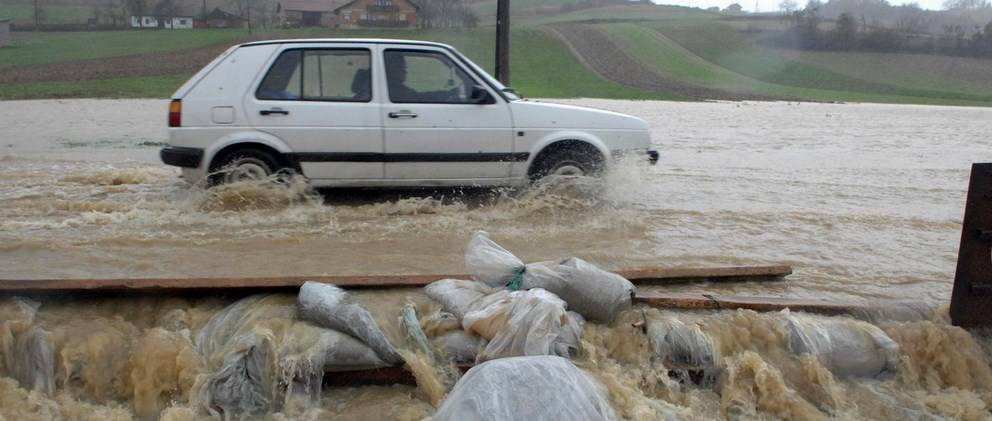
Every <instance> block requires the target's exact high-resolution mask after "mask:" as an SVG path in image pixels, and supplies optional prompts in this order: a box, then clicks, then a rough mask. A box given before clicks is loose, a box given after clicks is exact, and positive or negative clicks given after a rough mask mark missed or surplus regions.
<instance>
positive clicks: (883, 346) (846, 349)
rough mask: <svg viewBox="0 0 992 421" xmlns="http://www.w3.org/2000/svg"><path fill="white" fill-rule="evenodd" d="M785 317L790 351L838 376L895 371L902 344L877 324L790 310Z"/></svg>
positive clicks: (868, 374) (871, 374) (783, 314)
mask: <svg viewBox="0 0 992 421" xmlns="http://www.w3.org/2000/svg"><path fill="white" fill-rule="evenodd" d="M782 316H783V320H784V323H785V330H786V332H787V340H788V343H789V349H790V350H791V351H792V352H794V353H796V354H800V355H802V354H809V355H812V356H814V357H816V358H817V359H818V360H819V361H820V363H821V364H823V365H824V366H825V367H827V368H828V369H829V370H830V371H831V372H833V373H834V374H835V375H837V376H840V377H847V376H868V377H870V376H876V375H878V374H881V373H883V372H885V371H889V372H892V371H895V369H896V364H897V363H898V361H899V344H897V343H896V342H895V341H893V340H892V338H890V337H889V336H888V335H886V334H885V332H883V331H882V329H879V328H878V327H876V326H875V325H872V324H869V323H866V322H862V321H857V320H853V319H843V318H839V319H831V318H826V317H816V316H809V315H802V316H800V315H797V314H792V313H789V312H788V311H784V312H783V313H782Z"/></svg>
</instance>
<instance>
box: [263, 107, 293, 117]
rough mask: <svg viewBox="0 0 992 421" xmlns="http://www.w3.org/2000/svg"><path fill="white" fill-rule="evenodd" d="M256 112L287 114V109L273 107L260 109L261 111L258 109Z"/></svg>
mask: <svg viewBox="0 0 992 421" xmlns="http://www.w3.org/2000/svg"><path fill="white" fill-rule="evenodd" d="M258 113H259V114H261V115H272V114H282V115H289V111H287V110H284V109H282V108H273V109H271V110H262V111H259V112H258Z"/></svg>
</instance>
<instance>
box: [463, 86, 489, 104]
mask: <svg viewBox="0 0 992 421" xmlns="http://www.w3.org/2000/svg"><path fill="white" fill-rule="evenodd" d="M469 98H471V99H472V101H473V102H475V103H476V104H492V103H493V102H495V101H493V96H492V95H490V94H489V91H488V90H486V88H484V87H482V85H475V86H473V87H472V95H471V96H469Z"/></svg>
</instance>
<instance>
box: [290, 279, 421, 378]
mask: <svg viewBox="0 0 992 421" xmlns="http://www.w3.org/2000/svg"><path fill="white" fill-rule="evenodd" d="M298 301H299V303H300V315H301V316H302V317H303V319H304V320H309V321H311V322H314V323H315V324H317V325H318V326H321V327H326V328H328V329H334V330H336V331H339V332H344V333H347V334H349V335H351V336H353V337H355V338H356V339H358V340H360V341H362V342H363V343H365V344H366V345H368V346H370V347H371V348H372V349H374V350H375V352H376V354H378V355H379V358H381V359H382V360H383V361H385V362H387V363H389V364H399V363H402V362H403V357H401V356H400V354H399V352H396V348H394V347H393V345H392V344H391V343H389V339H387V338H386V335H385V334H384V333H382V329H380V328H379V325H378V324H376V322H375V320H374V319H373V318H372V314H371V313H369V311H368V310H367V309H365V307H362V306H361V305H360V304H355V303H351V302H348V293H347V292H345V291H344V290H342V289H341V288H338V287H337V286H334V285H331V284H324V283H319V282H310V281H308V282H305V283H303V286H301V287H300V293H299V298H298Z"/></svg>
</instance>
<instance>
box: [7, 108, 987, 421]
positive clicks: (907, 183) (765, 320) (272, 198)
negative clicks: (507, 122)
mask: <svg viewBox="0 0 992 421" xmlns="http://www.w3.org/2000/svg"><path fill="white" fill-rule="evenodd" d="M562 102H568V103H571V104H579V105H588V106H594V107H599V108H605V109H610V110H615V111H620V112H624V113H628V114H633V115H637V116H639V117H642V118H645V119H646V120H648V121H649V122H650V123H651V125H652V127H653V130H654V132H653V139H654V142H655V145H656V147H657V148H658V149H659V150H660V151H661V161H660V162H659V164H658V165H657V166H654V167H651V166H647V165H645V164H643V163H634V162H626V163H624V164H622V165H620V166H618V167H617V168H616V169H615V170H614V171H613V172H611V173H610V174H609V175H608V176H607V180H606V181H605V183H596V182H591V181H589V180H582V181H578V182H569V183H558V184H554V183H553V184H550V185H543V186H539V187H536V188H533V189H529V190H524V191H505V190H497V191H487V190H481V191H480V190H476V189H466V190H460V189H448V190H442V191H376V192H367V191H356V190H324V191H320V192H314V191H312V190H311V189H309V188H307V186H306V185H305V184H303V183H297V184H292V185H291V186H289V188H282V187H273V186H271V185H267V184H264V183H249V184H241V185H232V186H223V187H220V188H215V189H211V190H204V189H202V188H199V187H192V186H189V185H188V184H186V183H185V182H183V181H182V180H181V179H180V178H179V172H178V171H177V170H175V169H173V168H170V167H166V166H164V165H162V164H161V163H160V162H159V161H158V150H159V148H160V146H161V144H162V142H164V141H165V139H166V133H165V129H164V125H165V121H164V120H165V110H166V106H167V103H166V102H164V101H150V100H121V101H116V100H73V101H24V102H0V122H2V125H0V126H2V136H0V278H7V279H12V278H14V279H44V278H85V277H184V276H197V277H201V276H204V277H206V276H239V275H243V276H254V277H257V276H265V275H322V274H328V275H339V274H402V273H461V272H464V271H465V269H464V260H463V259H464V255H463V253H464V248H465V244H466V242H467V241H468V239H469V237H470V235H471V233H473V232H474V231H476V230H480V229H481V230H486V231H488V232H489V233H490V235H491V236H492V238H493V239H494V240H496V241H497V242H499V243H500V244H502V245H503V246H505V247H506V248H508V249H509V250H511V251H512V252H513V253H515V254H516V255H518V256H520V257H521V258H522V259H523V260H524V261H538V260H547V259H558V258H563V257H568V256H578V257H582V258H584V259H586V260H589V261H591V262H594V263H596V264H598V265H601V266H603V267H605V268H624V267H634V266H646V265H661V266H672V267H678V266H721V265H744V264H776V263H781V264H790V265H792V266H793V267H794V269H795V271H796V272H795V274H794V275H792V276H790V277H789V278H788V279H787V280H785V281H782V282H774V283H760V284H759V283H744V284H694V285H682V286H670V287H664V288H665V289H666V290H681V291H707V292H716V293H741V294H755V295H788V296H805V297H817V298H832V299H842V300H851V301H869V302H872V303H879V302H883V301H890V300H891V301H901V302H912V303H917V304H924V305H925V306H926V307H934V308H938V311H937V312H936V313H935V314H934V315H932V316H926V317H924V318H925V320H915V321H892V320H886V321H879V322H877V327H878V329H881V330H880V331H878V332H882V333H880V334H881V335H882V336H887V337H889V338H891V342H894V343H895V344H897V346H898V349H899V352H898V353H897V354H896V355H897V357H894V358H898V360H897V361H896V360H893V361H888V362H889V363H890V364H891V365H892V366H893V368H891V371H892V372H891V373H888V374H887V375H885V376H881V375H880V376H877V377H868V378H844V377H842V376H840V375H837V376H835V375H834V374H832V373H831V371H830V365H829V364H828V362H829V361H825V360H824V361H820V360H817V359H816V358H810V357H809V356H808V355H794V354H793V353H792V352H790V350H791V349H792V348H791V346H792V345H791V344H790V342H789V339H788V338H789V337H790V336H789V335H790V330H789V327H788V326H790V325H788V324H783V322H782V320H785V319H788V318H789V317H791V316H789V315H788V314H785V315H783V314H780V313H772V314H758V313H754V312H747V311H738V312H734V311H724V312H707V313H698V314H697V313H693V314H690V313H671V312H660V311H657V310H653V309H635V310H633V311H628V312H625V313H624V314H623V315H622V316H621V317H620V319H619V320H617V321H616V322H615V323H613V324H612V325H600V324H596V323H587V324H586V325H585V327H584V329H583V331H582V348H583V351H582V353H581V355H580V356H579V357H577V358H576V359H575V362H576V364H577V365H578V366H580V367H582V368H583V369H586V370H588V371H589V372H591V373H592V374H593V375H594V377H595V378H596V379H597V380H598V381H599V382H601V383H602V384H603V385H604V386H605V387H606V389H607V394H608V395H609V399H610V401H611V403H612V404H613V406H614V409H615V410H616V411H617V413H618V415H619V416H620V418H622V419H635V420H654V419H662V418H663V417H671V418H677V419H712V418H725V419H827V418H839V419H976V420H978V419H988V418H989V414H990V412H989V411H988V408H989V407H990V406H992V368H990V367H989V365H988V356H989V352H990V351H989V350H990V349H992V341H990V340H989V339H988V335H972V334H969V333H968V332H966V331H963V330H961V329H957V328H952V327H950V326H949V325H947V321H946V311H943V310H939V309H940V308H941V306H942V305H944V304H945V303H946V302H947V301H948V299H949V296H950V289H951V282H952V280H953V276H954V267H955V260H956V253H957V247H958V242H959V240H960V223H961V218H962V215H963V206H964V199H965V193H966V188H967V181H968V175H969V169H970V164H971V163H972V162H983V161H992V148H990V146H992V138H989V134H988V128H989V123H988V122H989V121H992V110H987V109H977V108H953V107H924V106H902V105H855V104H848V105H842V104H806V103H803V104H789V103H671V102H638V101H609V100H571V101H562ZM355 295H356V300H358V301H359V302H361V303H363V304H364V305H366V306H367V307H368V308H369V310H370V311H371V312H372V315H373V316H374V318H375V320H376V322H377V323H378V324H380V325H381V326H382V327H383V330H384V331H385V332H386V334H387V335H388V337H389V339H390V341H392V342H393V343H394V344H396V345H397V347H398V348H399V349H400V351H401V352H407V351H409V348H408V347H407V346H406V345H405V339H404V337H403V335H402V333H401V329H400V328H399V327H398V325H397V323H398V322H397V318H398V314H399V309H400V308H401V307H402V306H403V305H404V303H408V302H412V303H415V304H416V305H417V306H418V308H419V309H420V310H421V311H422V313H421V314H431V312H436V311H437V305H436V304H431V303H430V302H429V301H430V300H428V299H427V298H426V296H424V295H423V294H422V293H421V292H419V290H391V291H362V292H359V293H355ZM236 298H238V297H130V298H128V297H113V298H101V299H94V298H89V299H69V298H68V297H55V298H54V299H51V300H48V301H44V302H41V303H34V304H31V303H30V302H24V301H19V300H16V299H12V298H11V297H2V298H0V357H2V358H0V374H3V377H0V417H7V418H8V419H63V418H73V419H101V420H102V419H122V420H124V419H134V418H138V419H154V418H157V417H160V418H162V419H167V420H192V419H207V418H210V414H209V405H206V404H204V403H203V401H202V400H201V399H202V395H203V393H202V390H203V387H204V381H205V380H204V379H206V378H209V376H212V375H214V374H215V373H216V372H217V370H218V364H219V363H218V361H221V360H224V359H225V358H226V357H227V355H229V354H225V352H238V351H237V350H235V351H232V350H231V349H226V348H225V349H222V350H221V351H218V352H217V353H213V354H210V353H205V352H202V351H201V350H200V348H199V340H200V339H201V338H199V336H200V335H201V334H203V332H204V331H205V330H207V327H206V326H208V325H209V323H208V321H209V320H213V318H216V317H218V315H223V314H225V312H227V311H228V310H229V309H230V308H231V307H228V306H229V305H230V304H231V303H232V302H233V301H234V300H235V299H236ZM294 298H295V297H292V296H290V295H277V296H272V297H268V298H264V299H262V300H260V302H262V303H263V304H264V305H254V306H247V308H248V310H247V311H246V313H245V314H247V315H248V316H244V318H245V320H248V319H251V320H250V321H246V322H245V323H244V324H243V325H239V327H238V329H239V330H238V332H247V334H250V335H262V336H264V337H266V338H271V343H272V344H274V345H273V346H274V348H273V349H274V351H275V352H274V353H273V356H272V358H273V361H274V362H273V364H283V363H284V362H285V361H286V359H287V358H289V359H293V358H300V355H305V354H306V352H308V351H309V350H310V349H311V345H312V344H311V343H312V342H313V338H314V335H315V333H313V332H314V330H313V329H314V327H313V326H312V325H310V324H308V323H304V322H301V321H299V320H297V318H296V316H294V314H295V305H294ZM32 305H38V306H40V307H32ZM672 319H678V320H679V323H684V324H685V326H691V327H692V328H693V329H697V332H699V333H698V335H705V336H706V337H709V338H711V339H712V341H713V346H712V348H713V349H715V350H716V351H715V352H716V355H715V357H714V358H715V363H716V365H717V366H718V367H719V370H720V371H719V374H717V377H718V380H717V381H716V382H715V383H712V384H704V385H699V386H695V385H688V384H681V383H679V382H678V381H677V380H675V379H674V378H672V377H671V375H670V372H669V371H668V370H667V369H666V366H665V365H664V364H667V363H665V362H661V361H658V360H656V358H654V357H653V356H652V355H654V354H652V352H651V351H650V350H651V347H652V345H651V344H649V343H648V337H647V335H645V334H644V333H642V332H641V331H640V330H639V329H635V328H633V327H631V323H632V322H635V321H638V320H648V321H649V323H661V321H666V320H672ZM803 320H805V319H803ZM838 320H841V322H838V323H840V324H839V326H840V327H844V326H847V327H851V328H852V329H853V328H857V329H868V327H870V326H868V327H866V326H865V325H867V324H863V323H862V324H857V323H860V322H857V323H855V322H854V321H853V320H850V319H838ZM821 322H822V321H821ZM803 323H809V324H812V325H815V323H820V322H816V321H808V320H807V321H805V322H803ZM822 323H827V322H822ZM834 325H837V323H835V324H834ZM834 325H831V326H834ZM834 327H836V326H834ZM37 332H44V334H45V335H48V336H47V337H48V338H50V341H51V343H52V345H53V347H54V350H55V351H54V352H55V356H56V357H55V359H56V367H55V368H54V378H55V379H56V383H57V384H56V385H55V389H56V393H55V394H54V395H51V396H46V395H45V394H44V393H42V392H39V391H30V392H29V391H28V390H26V389H25V388H24V387H23V385H22V386H18V383H17V382H16V381H14V380H13V379H12V375H11V373H12V372H16V368H17V364H16V361H14V360H16V359H18V358H19V356H23V355H25V353H24V352H22V351H21V350H22V349H23V346H26V345H24V343H25V341H22V340H21V339H17V340H14V339H12V338H23V337H36V336H31V335H37ZM872 332H875V333H878V332H876V331H872ZM253 337H254V336H253ZM31 355H33V354H31ZM404 357H405V358H406V357H407V354H404ZM294 361H295V360H294ZM406 361H407V363H408V364H413V363H414V362H415V359H414V360H412V359H409V358H407V359H406ZM291 380H293V379H292V378H289V379H287V378H277V379H274V380H272V382H273V385H279V384H284V383H285V382H286V381H291ZM418 380H420V378H419V377H418ZM280 382H282V383H280ZM273 387H276V386H273ZM319 392H320V393H319V396H318V398H317V402H316V403H315V404H313V403H311V404H310V405H303V406H302V407H300V406H294V405H290V404H289V403H287V404H286V405H285V407H283V408H282V409H280V411H279V412H277V413H275V414H273V415H271V416H270V417H268V419H273V420H281V419H347V420H355V419H370V420H380V419H402V420H419V419H422V418H423V417H426V416H429V415H431V414H432V413H433V412H434V410H435V407H434V406H432V402H436V401H437V400H438V399H440V397H439V396H436V395H434V394H432V393H431V392H430V391H427V390H425V388H423V387H421V388H414V387H408V386H375V387H361V388H343V387H327V388H324V389H323V390H320V391H319ZM23 402H27V403H28V404H27V405H22V403H23Z"/></svg>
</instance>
